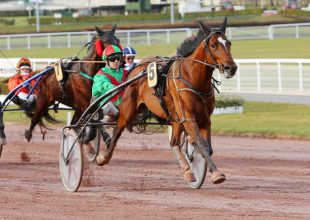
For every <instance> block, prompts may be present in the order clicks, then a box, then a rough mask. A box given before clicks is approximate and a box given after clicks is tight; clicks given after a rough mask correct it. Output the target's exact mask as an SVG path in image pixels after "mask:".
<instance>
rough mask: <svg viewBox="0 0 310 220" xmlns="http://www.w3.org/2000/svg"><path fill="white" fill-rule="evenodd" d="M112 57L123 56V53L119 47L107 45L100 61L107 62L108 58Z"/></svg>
mask: <svg viewBox="0 0 310 220" xmlns="http://www.w3.org/2000/svg"><path fill="white" fill-rule="evenodd" d="M113 55H119V56H123V52H122V50H121V49H120V48H119V47H117V46H115V45H108V46H107V47H106V48H105V49H104V51H103V54H102V60H107V59H108V58H109V57H112V56H113Z"/></svg>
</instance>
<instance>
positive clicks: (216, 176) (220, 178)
mask: <svg viewBox="0 0 310 220" xmlns="http://www.w3.org/2000/svg"><path fill="white" fill-rule="evenodd" d="M211 180H212V183H213V184H220V183H222V182H224V181H225V180H226V177H225V175H224V174H223V173H220V172H219V171H215V172H213V173H212V177H211Z"/></svg>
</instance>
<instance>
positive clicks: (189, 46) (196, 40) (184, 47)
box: [177, 30, 206, 57]
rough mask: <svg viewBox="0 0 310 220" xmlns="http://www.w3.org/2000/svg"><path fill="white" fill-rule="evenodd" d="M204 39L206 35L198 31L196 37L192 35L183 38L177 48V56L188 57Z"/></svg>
mask: <svg viewBox="0 0 310 220" xmlns="http://www.w3.org/2000/svg"><path fill="white" fill-rule="evenodd" d="M205 37H206V34H205V33H203V32H202V31H201V30H199V31H198V33H197V35H196V36H195V35H192V36H190V37H187V38H185V40H184V41H183V43H182V44H181V45H180V47H178V48H177V56H181V57H188V56H189V55H191V54H192V53H193V52H194V50H195V49H196V48H197V46H198V45H199V44H200V42H201V41H202V40H203V39H204V38H205Z"/></svg>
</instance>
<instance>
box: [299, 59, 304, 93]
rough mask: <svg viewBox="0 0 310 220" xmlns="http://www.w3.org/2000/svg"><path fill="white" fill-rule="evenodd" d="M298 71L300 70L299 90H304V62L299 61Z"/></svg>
mask: <svg viewBox="0 0 310 220" xmlns="http://www.w3.org/2000/svg"><path fill="white" fill-rule="evenodd" d="M298 70H299V71H298V72H299V91H300V92H303V91H304V86H303V74H302V63H301V62H299V63H298Z"/></svg>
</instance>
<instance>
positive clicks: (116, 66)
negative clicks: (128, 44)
mask: <svg viewBox="0 0 310 220" xmlns="http://www.w3.org/2000/svg"><path fill="white" fill-rule="evenodd" d="M102 60H103V61H106V64H107V65H106V66H105V67H104V68H102V69H101V70H99V71H98V73H97V74H96V75H95V77H94V84H93V87H92V96H93V98H92V99H94V98H98V97H100V96H102V95H104V94H106V93H107V92H109V91H110V90H111V89H114V88H115V87H116V86H118V85H120V84H122V83H123V82H125V80H126V76H127V73H128V71H127V70H124V69H122V68H121V64H122V60H123V52H122V50H121V49H120V48H119V47H117V46H114V45H109V46H107V47H106V48H105V50H104V51H103V54H102ZM123 93H124V91H122V92H120V93H119V94H117V95H116V96H114V97H113V98H112V99H111V101H110V102H108V103H107V104H106V105H104V106H103V107H102V109H103V114H104V118H103V122H111V121H115V120H116V119H117V117H118V114H119V109H118V106H119V105H120V104H121V102H122V96H123ZM104 101H105V100H103V101H102V102H104ZM102 102H101V103H102Z"/></svg>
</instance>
